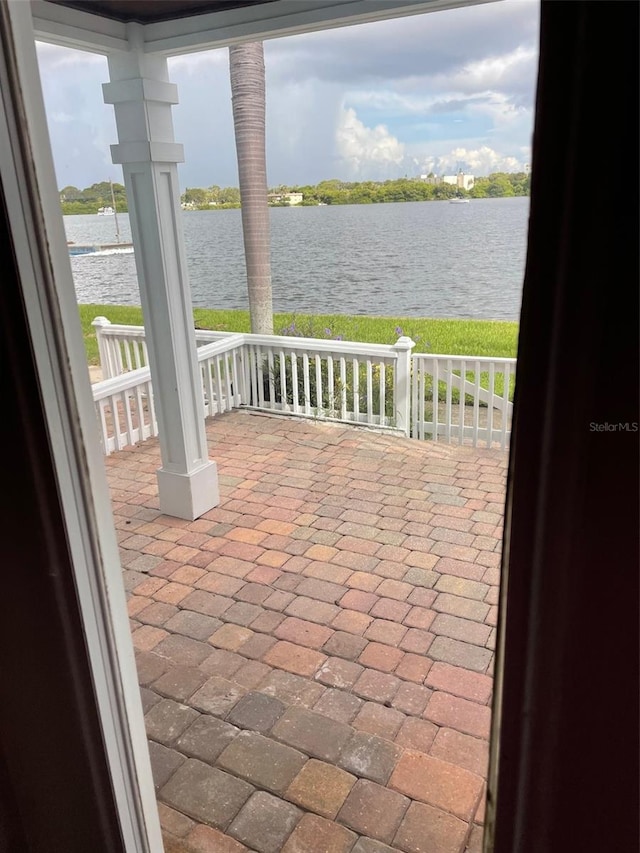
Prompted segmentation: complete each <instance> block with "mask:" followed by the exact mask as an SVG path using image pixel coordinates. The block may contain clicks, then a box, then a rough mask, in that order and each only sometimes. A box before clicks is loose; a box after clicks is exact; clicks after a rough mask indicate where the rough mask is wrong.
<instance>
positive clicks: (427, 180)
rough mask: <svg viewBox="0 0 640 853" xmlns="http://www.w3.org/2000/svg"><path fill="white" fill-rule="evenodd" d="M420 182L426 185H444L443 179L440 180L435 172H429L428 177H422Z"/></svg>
mask: <svg viewBox="0 0 640 853" xmlns="http://www.w3.org/2000/svg"><path fill="white" fill-rule="evenodd" d="M420 180H421V181H423V183H425V184H440V183H442V178H439V177H438V176H437V175H434V174H433V172H429V174H428V175H420Z"/></svg>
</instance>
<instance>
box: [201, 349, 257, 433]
mask: <svg viewBox="0 0 640 853" xmlns="http://www.w3.org/2000/svg"><path fill="white" fill-rule="evenodd" d="M243 348H244V335H227V336H226V337H225V338H223V339H222V340H217V341H214V342H213V343H210V344H203V346H201V347H198V362H199V364H200V372H201V375H202V388H203V391H204V413H205V417H209V418H212V417H214V415H220V414H222V413H223V412H230V411H231V409H235V408H237V407H238V406H241V405H242V402H243V399H245V398H246V393H245V363H244V362H245V357H244V351H243Z"/></svg>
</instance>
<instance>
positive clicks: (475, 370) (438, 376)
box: [411, 353, 516, 450]
mask: <svg viewBox="0 0 640 853" xmlns="http://www.w3.org/2000/svg"><path fill="white" fill-rule="evenodd" d="M412 362H413V371H412V374H413V375H412V407H411V408H412V422H411V435H412V436H413V437H414V438H419V439H431V440H433V441H439V440H441V439H444V440H445V441H446V442H449V443H451V442H457V443H458V444H466V443H472V444H473V446H474V447H477V446H478V445H479V444H480V443H482V444H484V445H485V446H487V447H494V446H499V447H500V448H501V449H502V450H505V449H506V448H507V446H508V444H509V439H510V437H511V418H512V414H513V403H512V402H511V397H512V396H513V384H514V380H515V365H516V360H515V358H473V357H469V356H449V355H427V354H424V353H416V354H414V355H413V356H412Z"/></svg>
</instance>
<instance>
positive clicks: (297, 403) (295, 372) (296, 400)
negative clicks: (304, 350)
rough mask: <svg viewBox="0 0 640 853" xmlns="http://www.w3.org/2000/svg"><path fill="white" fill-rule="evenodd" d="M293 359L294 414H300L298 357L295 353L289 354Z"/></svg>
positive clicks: (292, 392) (292, 391) (292, 390)
mask: <svg viewBox="0 0 640 853" xmlns="http://www.w3.org/2000/svg"><path fill="white" fill-rule="evenodd" d="M289 358H290V359H291V394H292V401H293V414H294V415H299V414H300V400H299V398H298V356H297V355H296V353H295V352H293V351H292V352H290V353H289Z"/></svg>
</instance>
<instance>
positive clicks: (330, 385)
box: [327, 355, 336, 418]
mask: <svg viewBox="0 0 640 853" xmlns="http://www.w3.org/2000/svg"><path fill="white" fill-rule="evenodd" d="M334 379H335V376H334V373H333V358H332V357H331V356H330V355H328V356H327V394H328V397H329V401H328V404H327V408H328V411H329V417H330V418H335V416H336V400H335V388H334Z"/></svg>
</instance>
